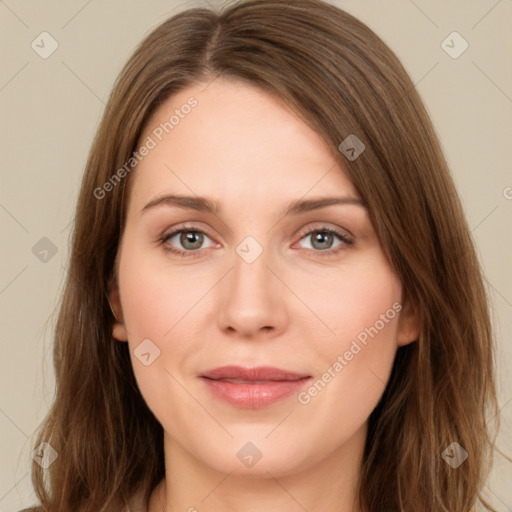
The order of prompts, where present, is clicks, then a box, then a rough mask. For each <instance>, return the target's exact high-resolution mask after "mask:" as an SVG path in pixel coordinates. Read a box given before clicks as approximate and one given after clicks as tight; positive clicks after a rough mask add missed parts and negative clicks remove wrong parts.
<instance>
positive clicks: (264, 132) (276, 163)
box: [133, 78, 358, 205]
mask: <svg viewBox="0 0 512 512" xmlns="http://www.w3.org/2000/svg"><path fill="white" fill-rule="evenodd" d="M192 104H194V105H195V106H193V107H190V106H189V105H192ZM148 137H149V138H151V139H152V140H153V141H154V143H155V144H154V147H153V148H152V149H151V150H150V151H149V152H148V154H147V155H146V156H145V157H144V158H143V159H142V161H141V162H140V163H139V164H138V166H137V169H136V172H135V173H134V174H135V176H134V177H133V178H134V195H135V196H137V197H136V199H137V198H141V200H143V199H149V198H151V196H154V195H156V194H160V193H164V192H174V193H188V194H190V193H194V194H197V195H206V196H210V197H216V198H220V197H226V198H227V197H229V198H232V199H235V198H236V197H240V198H241V200H242V201H247V200H248V199H250V200H251V201H252V202H253V203H254V202H257V201H259V200H262V201H265V202H266V203H267V205H268V202H269V201H271V200H272V198H274V199H275V200H276V201H277V202H283V201H286V200H292V199H297V198H299V197H302V196H304V195H306V194H309V193H311V194H312V195H315V196H317V195H321V194H322V193H332V192H338V193H341V194H345V195H351V196H353V197H358V194H357V193H356V191H355V189H354V187H353V185H352V183H351V182H350V180H349V179H348V178H347V176H346V174H345V173H344V171H343V169H342V168H341V167H340V164H339V160H337V159H336V158H335V157H334V155H333V153H332V151H331V149H330V147H329V145H328V144H327V142H326V141H325V140H323V138H322V137H321V136H320V135H319V134H318V133H316V132H315V131H314V130H313V129H312V128H311V127H309V126H308V125H307V124H306V123H305V122H304V121H303V120H301V119H300V118H299V117H298V116H297V115H296V114H295V113H293V112H292V111H291V110H290V109H289V108H287V106H286V105H285V104H284V103H283V102H282V101H281V100H280V99H279V98H277V97H275V96H274V95H271V94H269V93H267V92H265V91H263V90H261V89H259V88H257V87H255V86H252V85H250V84H247V83H245V82H242V81H236V80H231V79H225V78H217V79H215V80H214V81H213V82H211V83H209V84H201V85H194V86H190V87H188V88H186V89H183V90H181V91H180V92H178V93H176V94H175V95H173V96H171V97H170V98H168V99H167V100H166V101H165V102H163V103H162V104H161V105H160V106H159V107H158V109H157V110H155V112H154V113H153V114H152V116H151V117H150V119H149V120H148V122H147V123H146V126H145V129H144V132H143V134H142V136H141V138H140V143H143V142H144V141H146V140H148Z"/></svg>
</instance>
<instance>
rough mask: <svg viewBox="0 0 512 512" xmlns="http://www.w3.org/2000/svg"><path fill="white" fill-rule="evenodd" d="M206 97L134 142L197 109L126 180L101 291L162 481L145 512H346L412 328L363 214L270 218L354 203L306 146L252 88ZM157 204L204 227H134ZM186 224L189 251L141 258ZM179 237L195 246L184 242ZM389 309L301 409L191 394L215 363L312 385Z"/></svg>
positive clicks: (219, 84)
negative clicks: (213, 208) (244, 453)
mask: <svg viewBox="0 0 512 512" xmlns="http://www.w3.org/2000/svg"><path fill="white" fill-rule="evenodd" d="M205 85H206V84H203V85H201V86H200V87H199V86H193V87H190V88H188V89H186V90H184V91H181V92H180V93H178V94H176V95H175V96H173V97H171V98H170V99H168V100H167V101H165V102H164V103H162V105H160V106H159V108H158V109H157V110H156V111H155V112H154V114H153V115H152V117H151V118H150V120H149V122H148V123H147V127H146V129H145V132H144V133H143V134H142V136H141V139H140V140H141V141H142V140H145V138H146V137H147V136H148V135H150V134H151V133H152V130H153V129H154V128H155V127H156V126H158V125H159V124H160V123H163V122H165V121H168V120H169V117H170V115H171V114H172V113H173V111H174V109H176V108H179V107H180V106H181V105H183V104H184V103H186V102H187V99H188V98H189V97H190V96H194V97H195V98H197V100H198V105H197V107H196V108H195V109H193V110H192V111H191V113H190V114H189V115H188V116H186V117H185V118H184V119H181V120H180V123H179V124H178V125H177V126H175V127H174V129H173V130H172V131H171V132H170V133H169V135H167V136H166V137H164V138H163V140H162V141H161V142H158V144H157V146H156V147H155V148H154V149H152V150H151V151H150V152H149V154H148V155H147V156H145V158H144V159H143V160H142V161H141V162H140V163H139V164H138V166H137V170H136V172H134V174H133V176H131V179H133V182H132V189H131V193H130V198H129V202H128V206H127V221H126V226H125V229H124V232H123V234H122V239H121V242H120V245H119V250H118V254H117V260H116V268H117V271H118V286H114V288H113V289H112V292H111V302H112V305H113V307H114V310H115V313H116V318H117V322H116V323H115V324H114V326H113V336H114V338H116V339H117V340H119V341H120V342H126V341H127V342H128V344H129V348H130V354H131V357H132V364H133V369H134V373H135V377H136V379H137V383H138V386H139V388H140V391H141V393H142V395H143V397H144V399H145V401H146V403H147V405H148V407H149V408H150V409H151V411H152V412H153V414H154V415H155V417H156V418H157V419H158V421H159V422H160V423H161V425H162V427H163V430H164V454H165V465H166V478H165V479H164V480H163V481H162V482H161V483H160V485H159V486H157V488H155V490H154V492H153V494H152V496H151V500H150V503H149V512H157V511H158V512H160V511H161V510H167V512H171V511H172V512H178V511H188V510H190V511H193V510H194V509H195V510H197V511H199V512H203V511H204V512H206V511H218V510H222V511H224V512H241V511H243V512H263V511H264V512H269V511H279V512H303V511H304V510H308V512H313V511H323V512H354V511H357V510H359V508H358V507H357V503H356V485H357V481H358V471H359V469H360V466H361V460H362V455H363V449H364V442H365V439H366V434H367V420H368V417H369V415H370V413H371V412H372V410H373V409H374V408H375V406H376V405H377V403H378V401H379V399H380V397H381V396H382V393H383V391H384V389H385V384H386V383H387V381H388V379H389V376H390V372H391V369H392V365H393V360H394V357H395V354H396V351H397V349H398V347H399V346H403V345H406V344H408V343H411V342H413V341H414V340H415V339H416V338H417V336H418V321H417V318H416V316H415V315H414V313H413V311H412V309H411V308H410V307H409V306H408V305H407V304H402V296H403V290H402V287H401V283H400V281H399V280H398V278H397V277H396V275H395V274H394V272H393V271H392V269H391V268H390V266H389V264H388V262H387V260H386V258H385V256H384V253H383V251H382V248H381V246H380V244H379V242H378V239H377V237H376V234H375V231H374V229H373V226H372V223H371V221H370V217H369V214H368V211H367V209H366V208H365V207H364V205H363V204H358V203H356V202H347V203H345V204H336V205H330V206H324V207H323V208H320V209H315V210H311V211H306V212H301V213H295V214H290V215H287V216H283V214H282V211H283V210H284V208H285V207H286V206H287V205H288V204H289V203H290V202H292V201H297V200H309V199H312V198H322V197H333V196H336V197H345V198H351V200H353V199H360V198H359V196H358V194H357V191H356V190H355V188H354V186H353V185H352V183H351V182H350V180H349V179H348V178H347V176H346V174H345V173H344V171H343V169H342V168H341V167H340V163H339V162H338V161H336V160H335V158H334V156H333V154H332V153H331V152H330V151H329V149H328V147H327V145H326V143H325V142H324V141H323V139H322V138H321V137H320V136H319V135H318V134H317V133H316V132H314V131H313V130H312V129H311V128H310V127H308V126H307V125H306V124H305V123H304V122H303V121H302V120H300V119H299V118H298V117H297V116H296V115H294V114H293V113H292V112H291V111H290V110H288V109H287V108H286V107H285V106H284V105H283V104H282V103H280V102H279V101H278V100H276V98H274V97H273V96H270V95H268V94H267V93H265V92H262V91H260V90H259V89H257V88H254V87H252V86H249V85H246V84H243V83H240V82H237V81H232V80H227V79H217V80H215V81H213V83H211V84H210V85H208V87H206V88H205V89H204V87H205ZM203 89H204V90H203ZM164 194H180V195H187V196H192V197H196V196H201V197H207V198H209V199H210V200H211V201H213V202H215V203H217V204H218V205H219V208H220V212H219V213H218V214H214V213H211V212H206V211H195V210H192V209H184V208H179V207H177V206H171V205H168V204H160V205H159V206H155V207H153V208H147V209H146V210H145V211H144V212H142V210H143V208H144V206H145V205H147V204H148V203H149V202H150V201H152V200H154V199H155V198H156V197H159V196H161V195H164ZM185 223H186V224H187V227H188V231H186V230H185V234H189V238H186V237H185V236H182V237H181V238H180V234H181V233H179V234H177V235H173V236H172V237H171V238H169V239H168V240H167V241H165V242H164V243H163V244H162V243H161V242H159V241H158V239H159V238H161V237H163V236H164V235H166V234H169V233H171V232H172V231H174V230H175V229H178V228H180V227H182V226H183V224H185ZM190 225H192V227H193V228H194V229H195V230H196V231H200V232H201V233H203V235H202V238H199V239H198V238H197V237H196V239H194V238H193V235H192V237H191V235H190V231H191V230H190ZM322 228H332V229H335V230H337V231H339V232H340V233H341V234H342V235H343V236H345V237H348V238H349V240H352V241H353V244H352V245H350V244H349V243H347V242H346V241H343V240H342V239H340V238H338V236H337V235H333V236H332V237H331V238H329V234H328V233H325V231H322ZM315 229H316V230H318V231H320V233H323V234H324V238H323V239H322V238H321V236H320V237H319V234H318V231H316V232H315V231H314V230H315ZM310 231H313V234H311V233H309V234H306V232H310ZM247 236H251V237H253V238H254V239H255V240H256V241H257V243H258V244H259V245H260V246H261V248H262V249H263V252H262V253H261V254H260V255H259V257H257V258H256V259H255V260H254V261H252V262H251V263H248V262H247V261H246V260H245V259H244V258H242V257H241V256H240V255H239V254H238V253H237V251H236V249H237V246H238V245H239V244H240V243H241V242H242V241H244V239H245V238H246V237H247ZM190 237H191V238H190ZM326 237H327V238H326ZM345 240H346V238H345ZM164 247H172V248H174V249H176V250H178V251H183V252H187V254H188V256H185V257H182V256H180V255H177V254H174V253H172V252H168V251H165V250H164ZM251 250H254V249H251ZM335 251H337V252H335ZM328 252H330V254H331V255H330V256H326V254H327V253H328ZM191 253H195V256H196V257H193V256H190V254H191ZM396 303H398V304H400V305H402V306H403V307H402V309H401V311H400V312H396V314H393V315H392V316H393V317H392V318H391V319H390V318H389V317H390V316H391V314H389V315H388V317H387V318H386V320H387V321H386V322H381V324H384V326H383V327H382V328H380V329H379V330H378V334H377V335H375V336H374V337H371V338H370V337H369V338H368V343H367V344H366V345H364V346H363V345H361V343H359V345H361V346H362V347H363V348H362V350H360V351H359V352H358V353H357V354H356V355H354V356H353V358H351V360H348V361H347V360H346V359H344V360H345V362H346V365H345V364H344V366H343V370H342V371H339V372H338V373H336V376H335V377H333V378H332V379H331V380H330V382H328V383H327V384H326V385H325V387H324V388H323V389H322V390H321V391H320V392H318V394H317V395H316V396H314V397H311V396H310V398H311V399H310V401H309V402H308V403H301V402H300V401H299V400H298V394H297V393H295V394H292V395H291V396H289V397H287V398H285V399H283V400H280V401H278V402H276V403H273V404H271V405H269V406H266V407H262V408H255V409H251V408H240V407H237V406H234V405H232V404H229V403H226V402H224V401H222V400H220V399H218V398H217V397H215V396H213V395H212V393H211V392H210V390H209V389H208V388H207V387H206V386H205V383H204V379H202V378H200V377H199V375H200V374H201V373H202V372H204V371H205V370H209V369H211V368H215V367H218V366H223V365H228V364H235V365H240V366H245V367H254V366H262V365H265V366H276V367H280V368H284V369H286V370H290V371H295V372H299V373H304V374H307V375H310V376H312V380H313V381H315V382H316V381H317V380H318V379H321V378H322V375H323V374H324V373H325V372H326V371H327V369H328V368H329V367H331V368H332V367H333V363H335V362H336V361H337V358H338V356H339V355H342V356H343V354H345V353H346V352H347V350H349V349H350V347H351V343H352V342H353V340H355V339H356V337H357V336H358V334H360V333H361V332H363V331H364V330H365V328H369V327H370V326H375V325H376V321H378V320H379V318H382V317H381V316H380V315H382V314H383V313H385V312H386V311H389V310H390V308H392V305H393V304H396ZM379 325H380V324H379ZM145 339H150V340H151V342H152V343H153V344H154V345H155V346H157V347H158V348H159V349H160V356H159V357H158V358H156V359H155V360H154V362H152V363H151V364H150V365H148V366H145V365H144V364H142V363H141V362H140V361H139V359H138V358H137V357H135V356H134V350H135V349H136V348H137V346H138V345H139V344H140V343H141V342H142V340H145ZM310 385H311V383H310V384H309V385H308V387H306V388H305V391H307V390H308V389H309V386H310ZM248 442H251V443H253V444H254V445H256V446H257V448H258V450H259V451H260V452H261V454H262V456H261V459H260V460H259V461H258V462H257V463H256V464H255V465H254V466H252V467H247V466H246V465H245V464H243V463H242V462H241V461H240V459H239V458H238V457H237V453H238V452H239V450H240V449H241V448H242V447H243V446H244V445H245V444H246V443H248ZM193 507H194V508H193Z"/></svg>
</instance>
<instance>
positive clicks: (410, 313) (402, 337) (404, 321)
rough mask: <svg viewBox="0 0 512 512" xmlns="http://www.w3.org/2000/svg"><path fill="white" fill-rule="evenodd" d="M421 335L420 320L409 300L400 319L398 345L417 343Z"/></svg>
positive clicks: (401, 312) (406, 300)
mask: <svg viewBox="0 0 512 512" xmlns="http://www.w3.org/2000/svg"><path fill="white" fill-rule="evenodd" d="M419 335H420V320H419V315H418V314H417V312H416V309H415V308H414V306H413V304H412V302H411V301H410V300H408V299H407V298H406V299H404V304H403V305H402V309H401V311H400V317H399V319H398V334H397V345H398V346H399V347H401V346H403V345H408V344H409V343H412V342H413V341H416V340H417V339H418V337H419Z"/></svg>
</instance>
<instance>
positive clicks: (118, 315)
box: [108, 278, 128, 341]
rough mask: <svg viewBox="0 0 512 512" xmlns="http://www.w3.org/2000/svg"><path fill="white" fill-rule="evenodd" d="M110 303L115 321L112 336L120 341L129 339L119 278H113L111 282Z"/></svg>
mask: <svg viewBox="0 0 512 512" xmlns="http://www.w3.org/2000/svg"><path fill="white" fill-rule="evenodd" d="M108 296H109V303H110V309H111V310H112V315H113V316H114V323H113V325H112V336H113V337H114V338H115V339H116V340H118V341H128V331H127V329H126V326H125V324H124V317H123V310H122V308H121V299H120V297H119V286H118V284H117V280H116V279H115V278H112V279H111V281H110V284H109V294H108Z"/></svg>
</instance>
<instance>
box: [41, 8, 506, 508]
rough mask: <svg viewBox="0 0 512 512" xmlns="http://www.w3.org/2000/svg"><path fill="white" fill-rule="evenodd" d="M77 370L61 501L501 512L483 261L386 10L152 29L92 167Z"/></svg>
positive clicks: (61, 426) (314, 12) (81, 204)
mask: <svg viewBox="0 0 512 512" xmlns="http://www.w3.org/2000/svg"><path fill="white" fill-rule="evenodd" d="M305 244H306V245H305ZM55 370H56V379H57V395H56V399H55V402H54V404H53V406H52V408H51V410H50V412H49V414H48V417H47V418H46V420H45V421H44V423H43V425H42V426H41V429H40V432H39V435H38V439H37V442H36V447H37V448H36V449H39V450H40V451H41V459H42V460H43V463H42V464H40V463H36V462H34V465H33V472H32V478H33V482H34V486H35V489H36V492H37V495H38V497H39V499H40V500H41V504H42V508H41V509H42V510H43V509H44V510H46V511H48V512H53V511H57V510H59V511H68V510H69V511H84V512H85V511H91V512H92V511H95V512H96V511H121V510H133V511H135V510H137V511H138V510H147V511H148V512H156V511H160V510H167V511H169V512H170V511H171V510H173V511H174V510H189V511H193V510H199V511H202V510H212V511H217V510H226V511H227V510H244V511H260V510H272V509H275V510H280V511H295V510H309V511H313V510H322V511H324V512H334V511H336V512H345V511H361V512H363V511H365V512H376V511H392V510H393V511H395V510H407V511H410V512H416V511H418V512H419V511H420V510H421V511H425V510H429V511H436V512H437V511H448V510H458V511H474V510H476V507H477V505H478V504H479V503H481V504H483V505H484V507H485V508H486V509H487V510H493V508H492V507H491V506H490V505H489V504H488V503H487V502H486V500H485V498H484V497H483V495H482V492H481V491H482V488H483V485H484V483H485V478H486V477H487V474H488V471H489V468H490V465H491V462H492V448H493V445H494V440H495V436H494V437H493V433H492V432H491V431H490V427H489V426H488V424H487V422H488V417H487V416H486V413H490V415H491V416H490V417H493V416H494V415H495V414H496V412H497V400H496V390H495V376H494V370H493V346H492V334H491V327H490V321H489V315H488V309H487V303H486V296H485V291H484V287H483V285H482V277H481V274H480V269H479V265H478V262H477V258H476V256H475V250H474V247H473V245H472V242H471V239H470V236H469V231H468V227H467V224H466V221H465V219H464V216H463V213H462V208H461V205H460V202H459V199H458V197H457V194H456V191H455V189H454V185H453V182H452V179H451V177H450V174H449V171H448V168H447V164H446V161H445V159H444V157H443V155H442V152H441V149H440V145H439V142H438V139H437V137H436V135H435V132H434V130H433V127H432V124H431V122H430V120H429V118H428V115H427V113H426V111H425V109H424V107H423V105H422V102H421V100H420V98H419V96H418V94H417V92H416V90H415V88H414V85H413V84H412V82H411V80H410V79H409V77H408V76H407V74H406V72H405V70H404V69H403V67H402V65H401V64H400V62H399V60H398V59H397V57H396V56H395V55H394V54H393V53H392V52H391V50H390V49H389V48H388V47H387V46H386V45H385V44H384V43H383V42H382V41H381V40H380V39H379V38H378V37H377V36H376V35H375V34H374V33H373V32H372V31H371V30H370V29H369V28H368V27H366V26H365V25H364V24H362V23H361V22H359V21H358V20H356V19H355V18H353V17H352V16H351V15H349V14H347V13H345V12H344V11H342V10H340V9H338V8H336V7H334V6H332V5H329V4H328V3H325V2H322V1H320V0H297V1H294V2H286V1H282V0H264V1H255V0H249V1H242V2H239V3H237V4H234V5H231V6H226V9H225V10H224V11H223V12H222V13H221V14H220V15H219V14H216V13H215V12H213V11H211V10H208V9H189V10H187V11H184V12H182V13H180V14H178V15H176V16H174V17H172V18H171V19H169V20H168V21H166V22H165V23H163V24H162V25H160V26H159V27H157V28H156V29H155V30H154V31H153V32H152V33H151V34H150V35H149V36H148V37H147V38H146V39H145V40H144V41H143V42H142V43H141V45H140V46H139V47H138V48H137V50H136V51H135V53H134V55H133V56H132V57H131V58H130V60H129V61H128V63H127V64H126V66H125V68H124V69H123V70H122V72H121V74H120V76H119V78H118V80H117V82H116V84H115V87H114V90H113V93H112V95H111V97H110V99H109V102H108V105H107V108H106V110H105V114H104V117H103V119H102V122H101V125H100V127H99V129H98V133H97V136H96V139H95V141H94V144H93V147H92V149H91V153H90V156H89V160H88V163H87V168H86V171H85V175H84V179H83V182H82V187H81V191H80V197H79V201H78V205H77V212H76V223H75V228H74V236H73V243H72V254H71V261H70V267H69V274H68V277H67V285H66V288H65V291H64V295H63V298H62V307H61V310H60V316H59V321H58V325H57V328H56V339H55Z"/></svg>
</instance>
